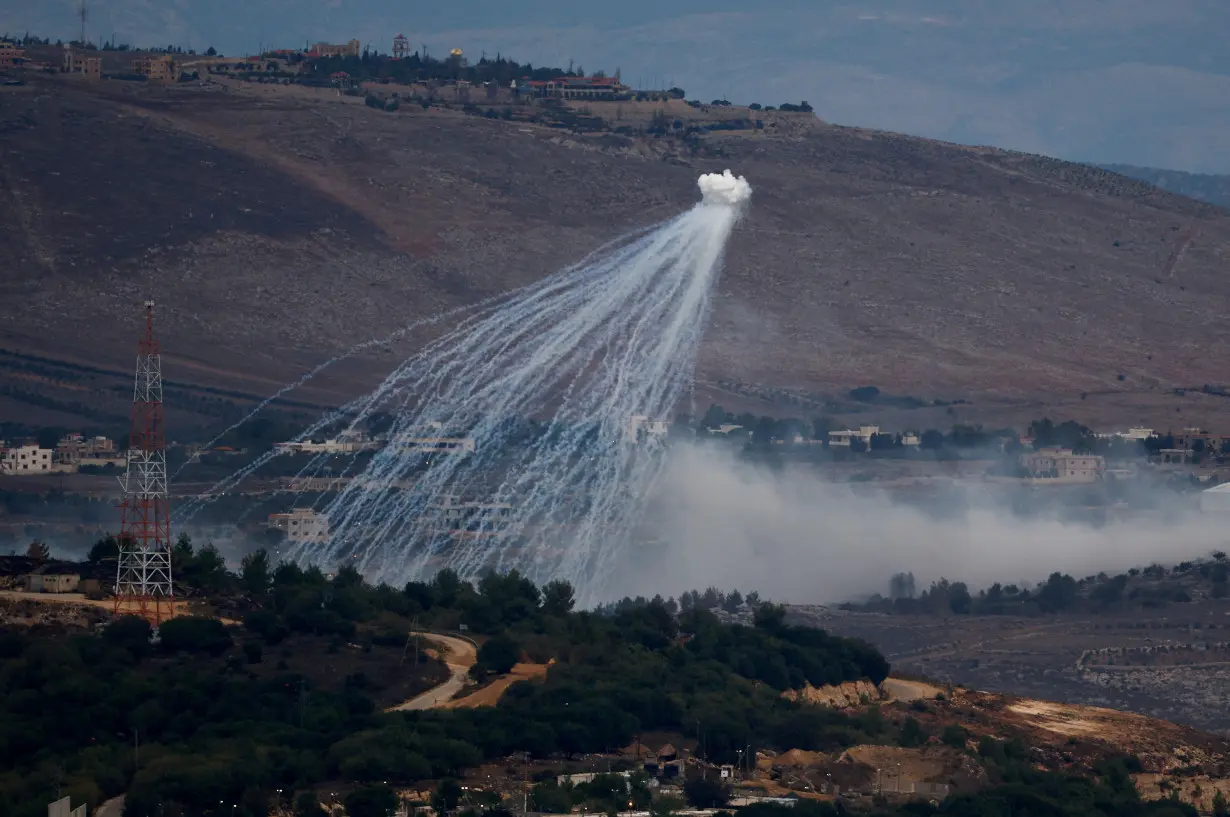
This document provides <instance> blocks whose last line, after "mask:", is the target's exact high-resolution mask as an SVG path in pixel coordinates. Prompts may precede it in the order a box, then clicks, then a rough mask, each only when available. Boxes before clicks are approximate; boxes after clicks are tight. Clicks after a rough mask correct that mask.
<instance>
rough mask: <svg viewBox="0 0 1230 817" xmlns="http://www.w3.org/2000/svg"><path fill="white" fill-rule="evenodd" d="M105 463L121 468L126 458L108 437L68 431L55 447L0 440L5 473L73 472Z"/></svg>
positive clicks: (1, 467)
mask: <svg viewBox="0 0 1230 817" xmlns="http://www.w3.org/2000/svg"><path fill="white" fill-rule="evenodd" d="M108 465H110V466H114V467H116V468H123V467H124V466H125V465H127V459H126V457H125V456H124V454H123V452H121V451H118V450H116V445H115V442H114V441H113V440H111V439H108V438H107V437H88V438H87V437H83V436H82V435H80V434H68V435H65V436H64V437H62V438H61V439H60V441H59V442H58V443H56V447H55V448H42V447H40V446H39V444H38V443H33V442H26V443H18V444H15V445H6V444H5V443H4V441H2V440H0V474H3V475H7V476H31V475H37V474H73V473H76V472H77V471H79V470H80V469H81V468H83V467H90V466H93V467H99V468H102V467H106V466H108Z"/></svg>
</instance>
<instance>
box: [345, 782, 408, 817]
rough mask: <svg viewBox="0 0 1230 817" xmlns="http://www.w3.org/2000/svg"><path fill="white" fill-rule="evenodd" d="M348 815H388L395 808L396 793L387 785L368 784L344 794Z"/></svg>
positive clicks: (352, 816) (363, 816)
mask: <svg viewBox="0 0 1230 817" xmlns="http://www.w3.org/2000/svg"><path fill="white" fill-rule="evenodd" d="M343 802H344V803H345V804H346V814H347V815H348V817H388V815H389V814H391V813H392V812H393V811H395V810H396V809H397V793H396V792H394V791H393V790H392V789H390V788H389V787H388V786H384V785H381V786H368V787H367V788H363V789H355V790H354V791H352V792H351V793H350V794H348V795H346V799H345V800H344V801H343Z"/></svg>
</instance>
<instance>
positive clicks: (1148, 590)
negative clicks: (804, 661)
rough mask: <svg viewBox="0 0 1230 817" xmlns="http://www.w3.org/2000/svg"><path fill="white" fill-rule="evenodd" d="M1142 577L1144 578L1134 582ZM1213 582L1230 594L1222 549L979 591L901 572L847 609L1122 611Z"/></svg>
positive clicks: (1209, 589) (1183, 596)
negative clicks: (1167, 562) (1187, 558)
mask: <svg viewBox="0 0 1230 817" xmlns="http://www.w3.org/2000/svg"><path fill="white" fill-rule="evenodd" d="M1136 579H1139V581H1133V580H1136ZM1194 583H1202V584H1204V583H1207V586H1206V587H1205V589H1204V592H1206V593H1207V594H1208V595H1209V596H1210V597H1212V598H1217V599H1221V598H1228V597H1230V562H1228V561H1227V557H1226V554H1225V553H1223V552H1221V551H1217V552H1215V553H1214V554H1213V557H1212V559H1211V560H1209V561H1205V562H1200V563H1196V562H1181V563H1180V564H1178V565H1175V566H1174V567H1171V568H1166V567H1164V566H1162V565H1160V564H1153V565H1150V566H1149V567H1145V568H1135V567H1134V568H1132V569H1131V570H1128V571H1127V572H1126V573H1121V574H1119V575H1116V576H1109V575H1107V574H1105V573H1099V574H1098V575H1096V576H1086V577H1085V578H1083V579H1076V578H1073V577H1072V576H1069V575H1067V574H1065V573H1058V572H1056V573H1052V574H1051V575H1050V576H1049V577H1048V578H1047V580H1046V581H1044V582H1040V583H1039V584H1038V585H1037V586H1036V587H1033V588H1029V587H1020V586H1018V585H1016V584H1008V585H1003V584H1000V583H999V582H996V583H995V584H992V585H991V586H990V587H987V588H985V589H983V590H980V591H979V592H978V593H977V594H976V595H975V594H972V593H971V592H970V589H969V587H968V586H967V585H966V584H965V583H964V582H950V581H949V580H948V579H940V580H939V581H936V582H932V583H931V586H930V587H929V588H927V589H925V590H923V591H922V592H921V593H916V584H915V579H914V574H913V573H897V574H894V575H893V577H892V578H891V579H890V580H889V592H888V596H887V597H885V596H880V595H878V594H877V595H875V596H872V597H871V598H870V599H868V600H867V601H866V602H864V603H862V604H853V603H852V604H846V605H842V606H843V608H845V609H849V610H862V611H868V612H881V613H896V614H902V615H908V614H915V615H917V614H926V615H944V616H947V615H1014V616H1021V615H1024V616H1031V615H1047V614H1053V613H1062V612H1067V611H1075V610H1079V611H1081V612H1099V611H1103V610H1118V609H1120V608H1121V607H1122V606H1123V605H1125V604H1127V605H1132V606H1139V607H1148V608H1157V607H1163V606H1165V605H1167V604H1170V603H1184V602H1190V601H1191V600H1192V597H1191V594H1190V593H1189V592H1188V589H1187V588H1188V587H1189V586H1191V585H1192V584H1194Z"/></svg>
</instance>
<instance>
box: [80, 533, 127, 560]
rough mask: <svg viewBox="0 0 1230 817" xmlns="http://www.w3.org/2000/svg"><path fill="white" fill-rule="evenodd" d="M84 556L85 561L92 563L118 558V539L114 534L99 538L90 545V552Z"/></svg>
mask: <svg viewBox="0 0 1230 817" xmlns="http://www.w3.org/2000/svg"><path fill="white" fill-rule="evenodd" d="M85 558H86V561H89V562H92V563H94V564H98V563H99V562H114V561H115V560H116V559H118V558H120V540H119V539H118V538H116V537H115V536H105V537H103V538H102V539H99V540H98V541H97V542H95V543H94V544H93V545H92V546H91V547H90V552H89V554H88V555H87V556H86V557H85Z"/></svg>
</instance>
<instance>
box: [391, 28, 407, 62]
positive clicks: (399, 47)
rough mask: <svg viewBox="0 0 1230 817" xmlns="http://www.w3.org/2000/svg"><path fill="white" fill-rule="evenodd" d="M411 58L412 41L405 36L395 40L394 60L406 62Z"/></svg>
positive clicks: (399, 35) (399, 36)
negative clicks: (405, 60)
mask: <svg viewBox="0 0 1230 817" xmlns="http://www.w3.org/2000/svg"><path fill="white" fill-rule="evenodd" d="M409 56H410V40H409V39H408V38H407V37H406V35H405V34H398V35H397V36H396V37H394V38H393V59H395V60H404V59H406V58H407V57H409Z"/></svg>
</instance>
